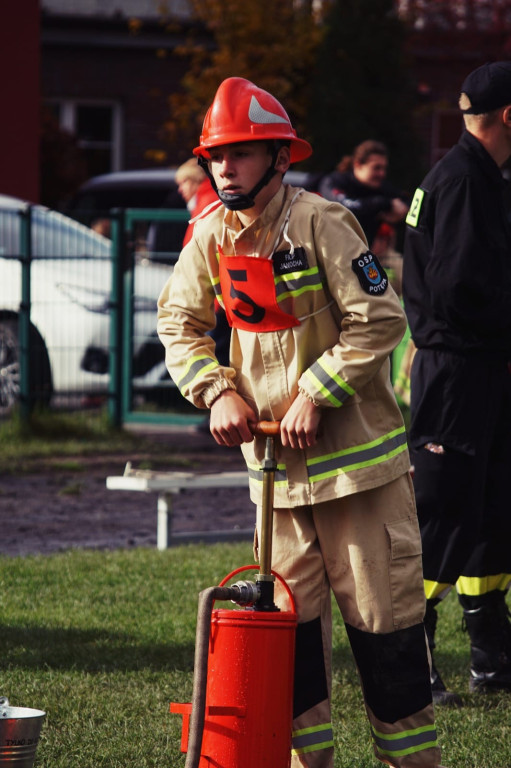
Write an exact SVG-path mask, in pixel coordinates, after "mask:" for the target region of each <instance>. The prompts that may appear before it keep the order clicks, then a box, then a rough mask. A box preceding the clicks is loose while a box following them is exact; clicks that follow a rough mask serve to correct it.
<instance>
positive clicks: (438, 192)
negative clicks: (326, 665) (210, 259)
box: [403, 62, 511, 705]
mask: <svg viewBox="0 0 511 768" xmlns="http://www.w3.org/2000/svg"><path fill="white" fill-rule="evenodd" d="M459 107H460V110H461V112H462V114H463V119H464V123H465V130H464V132H463V134H462V136H461V138H460V140H459V141H458V143H457V144H456V145H455V146H454V147H453V148H452V149H451V150H450V151H449V152H448V153H447V154H446V155H445V156H444V157H443V158H442V159H441V160H440V161H439V162H438V163H437V164H436V165H435V166H434V168H433V169H432V170H431V171H430V172H429V173H428V175H427V176H426V178H425V179H424V181H423V182H422V184H421V185H420V187H419V188H418V189H417V191H416V193H415V196H414V198H413V201H412V204H411V207H410V212H409V214H408V216H407V219H406V223H407V233H406V238H405V250H404V270H403V295H404V302H405V310H406V313H407V316H408V322H409V325H410V328H411V331H412V338H413V341H414V343H415V345H416V347H417V351H416V353H415V357H414V360H413V367H412V372H411V426H410V444H411V452H412V463H413V464H414V466H415V474H414V484H415V492H416V496H417V507H418V515H419V523H420V528H421V535H422V545H423V563H424V578H425V582H424V583H425V592H426V597H427V609H426V619H425V622H426V630H427V633H428V639H429V644H430V648H431V649H433V648H435V629H436V624H437V610H436V606H437V605H438V604H439V602H440V601H441V600H442V599H443V598H445V596H446V595H447V594H448V592H449V591H450V590H451V589H452V587H453V586H454V585H456V589H457V592H458V598H459V602H460V603H461V606H462V608H463V616H464V623H465V626H466V629H467V631H468V635H469V638H470V648H471V664H470V679H469V681H470V690H471V691H474V692H480V691H488V690H492V689H503V690H511V625H510V621H509V610H508V607H507V604H506V593H507V591H508V589H509V585H510V583H511V546H510V544H511V514H510V510H509V475H510V471H511V375H510V371H509V361H510V360H511V224H510V201H511V198H510V190H509V185H508V182H506V181H505V179H504V177H503V175H502V172H501V166H502V165H503V164H504V163H505V162H506V161H507V160H508V159H509V157H510V156H511V62H493V63H491V64H484V65H483V66H482V67H479V68H478V69H476V70H475V71H474V72H472V73H471V74H469V75H468V77H467V78H466V80H465V82H464V83H463V86H462V89H461V96H460V99H459ZM432 675H433V676H432V684H433V696H434V699H435V701H436V702H439V703H445V704H458V705H459V704H461V700H460V697H459V696H458V695H457V694H455V693H453V692H451V691H448V690H447V689H446V686H445V684H444V682H443V680H442V678H441V676H440V674H439V673H438V670H437V669H436V667H435V665H433V672H432Z"/></svg>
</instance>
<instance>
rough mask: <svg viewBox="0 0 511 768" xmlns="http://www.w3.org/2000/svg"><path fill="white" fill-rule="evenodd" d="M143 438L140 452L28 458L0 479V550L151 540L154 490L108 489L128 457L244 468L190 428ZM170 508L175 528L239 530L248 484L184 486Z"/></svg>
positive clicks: (185, 466)
mask: <svg viewBox="0 0 511 768" xmlns="http://www.w3.org/2000/svg"><path fill="white" fill-rule="evenodd" d="M143 437H144V450H143V451H141V452H139V451H137V450H136V449H135V450H130V451H129V452H127V453H116V454H115V455H101V456H88V457H69V456H67V457H66V458H55V459H45V460H43V461H40V460H27V462H26V463H25V464H24V471H23V473H22V474H12V475H11V474H6V475H4V476H3V477H0V529H1V534H0V555H8V556H18V555H27V554H48V553H51V552H58V551H61V550H66V549H70V548H73V547H86V548H96V549H115V548H129V547H139V546H148V547H154V546H156V523H157V498H158V494H157V493H156V492H149V493H141V492H138V491H113V490H109V489H107V487H106V478H107V477H108V476H113V475H122V474H123V472H124V469H125V466H126V462H127V461H131V463H132V466H133V467H136V468H141V469H150V470H154V471H161V470H163V471H171V470H177V471H194V472H202V473H210V472H222V471H223V472H227V471H237V470H245V463H244V461H243V459H242V456H241V452H240V450H239V449H228V448H221V447H220V446H217V445H216V443H215V441H214V440H213V438H212V437H211V435H210V434H209V433H204V432H201V431H198V430H197V429H195V428H194V427H185V428H183V429H181V430H175V431H168V432H155V433H151V434H148V433H144V435H143ZM148 438H149V440H148ZM148 442H149V444H150V447H148ZM172 507H173V515H172V531H173V532H174V533H184V532H192V533H194V532H195V533H197V532H202V531H216V530H225V531H237V530H239V529H247V528H250V527H251V526H253V525H254V522H255V509H254V505H253V504H252V502H251V501H250V499H249V494H248V488H221V489H208V490H206V491H204V490H189V491H185V492H183V493H181V494H179V495H177V496H174V497H173V504H172Z"/></svg>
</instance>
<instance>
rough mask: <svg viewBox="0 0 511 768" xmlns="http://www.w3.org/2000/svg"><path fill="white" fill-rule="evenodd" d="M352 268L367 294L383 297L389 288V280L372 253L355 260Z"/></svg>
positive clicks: (361, 255)
mask: <svg viewBox="0 0 511 768" xmlns="http://www.w3.org/2000/svg"><path fill="white" fill-rule="evenodd" d="M351 268H352V269H353V272H354V273H355V274H356V276H357V277H358V281H359V283H360V285H361V287H362V290H364V291H365V292H366V293H369V294H370V295H371V296H381V295H382V294H383V293H385V291H386V290H387V288H388V286H389V279H388V277H387V275H386V273H385V270H384V269H383V267H382V265H381V264H380V262H379V261H378V259H377V258H376V256H375V255H374V253H371V251H366V252H365V253H362V254H360V256H359V257H358V259H353V261H352V262H351Z"/></svg>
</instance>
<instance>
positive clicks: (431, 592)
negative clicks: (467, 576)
mask: <svg viewBox="0 0 511 768" xmlns="http://www.w3.org/2000/svg"><path fill="white" fill-rule="evenodd" d="M452 587H453V585H452V584H442V583H440V582H438V581H429V580H428V579H424V594H425V595H426V600H433V598H435V597H438V598H440V600H443V599H444V597H447V595H448V594H449V592H450V590H451V589H452Z"/></svg>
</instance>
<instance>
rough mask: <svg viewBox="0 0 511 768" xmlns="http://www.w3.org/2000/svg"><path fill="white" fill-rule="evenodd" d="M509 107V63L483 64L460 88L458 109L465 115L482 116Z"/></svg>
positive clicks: (510, 94) (510, 97)
mask: <svg viewBox="0 0 511 768" xmlns="http://www.w3.org/2000/svg"><path fill="white" fill-rule="evenodd" d="M508 104H510V105H511V61H494V62H492V63H490V64H483V66H482V67H478V68H477V69H475V70H474V71H473V72H471V73H470V75H468V77H467V78H466V79H465V82H464V83H463V85H462V86H461V97H460V109H461V111H462V112H463V114H465V115H482V114H484V113H486V112H492V111H493V110H494V109H500V107H506V106H507V105H508Z"/></svg>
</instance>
